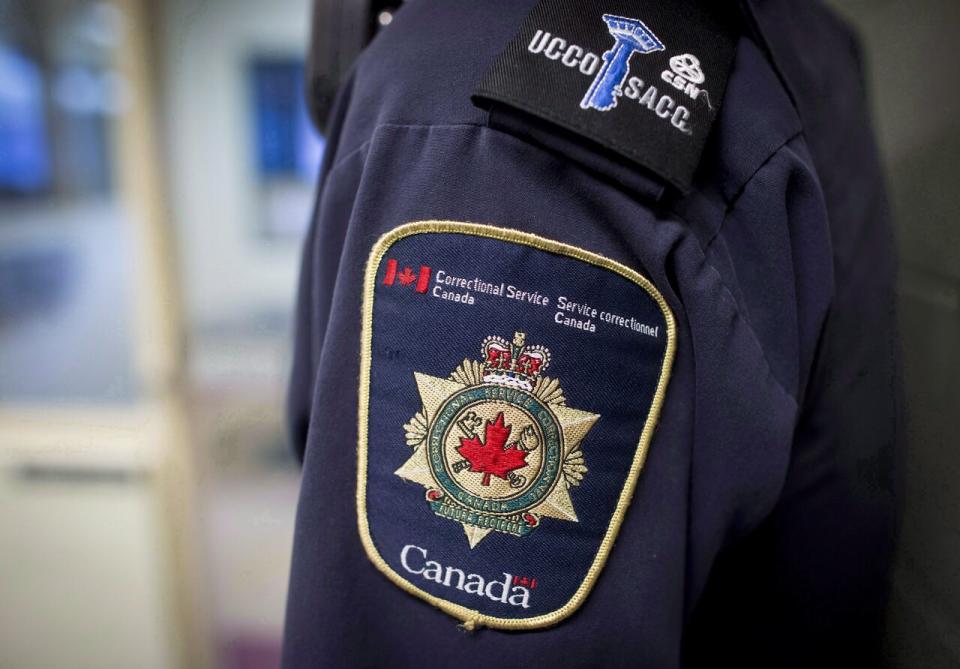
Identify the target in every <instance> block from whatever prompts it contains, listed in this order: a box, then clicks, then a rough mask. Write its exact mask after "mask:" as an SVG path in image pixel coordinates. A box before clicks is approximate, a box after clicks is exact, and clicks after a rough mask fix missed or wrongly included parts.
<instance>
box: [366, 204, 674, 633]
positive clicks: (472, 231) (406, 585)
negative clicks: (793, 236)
mask: <svg viewBox="0 0 960 669" xmlns="http://www.w3.org/2000/svg"><path fill="white" fill-rule="evenodd" d="M436 233H452V234H464V235H473V236H475V237H486V238H489V239H498V240H500V241H505V242H513V243H516V244H522V245H524V246H530V247H533V248H536V249H539V250H541V251H546V252H548V253H554V254H557V255H565V256H568V257H571V258H574V259H576V260H580V261H581V262H585V263H589V264H591V265H594V266H597V267H601V268H603V269H606V270H609V271H612V272H614V273H616V274H619V275H620V276H622V277H624V278H625V279H628V280H629V281H632V282H633V283H636V284H637V285H639V286H640V287H641V288H643V289H644V290H645V291H646V292H647V293H648V294H649V295H650V296H651V297H652V298H653V299H654V300H655V301H656V303H657V304H658V305H659V307H660V310H661V312H662V313H663V316H664V319H665V322H666V325H667V348H666V351H665V353H664V357H663V363H662V366H661V368H660V378H659V380H658V382H657V390H656V392H655V393H654V396H653V402H652V403H651V405H650V411H649V412H648V414H647V420H646V422H645V423H644V426H643V431H642V432H641V434H640V442H639V443H638V444H637V451H636V453H635V454H634V457H633V463H632V464H631V465H630V472H629V474H628V476H627V481H626V483H625V484H624V486H623V489H622V490H621V492H620V499H619V500H618V501H617V506H616V509H614V512H613V516H612V518H611V519H610V524H609V525H608V526H607V531H606V533H605V534H604V537H603V540H602V541H601V542H600V547H599V549H598V550H597V554H596V555H595V556H594V558H593V563H592V564H591V565H590V568H589V569H588V570H587V574H586V576H585V577H584V579H583V581H582V582H581V583H580V586H579V587H578V588H577V590H576V592H575V593H574V594H573V596H572V597H571V598H570V599H569V600H568V601H567V603H566V604H564V605H563V606H561V607H560V608H558V609H556V610H554V611H551V612H550V613H544V614H542V615H539V616H534V617H531V618H498V617H496V616H490V615H487V614H484V613H480V612H479V611H475V610H473V609H470V608H467V607H465V606H461V605H460V604H455V603H453V602H451V601H448V600H446V599H442V598H440V597H437V596H436V595H432V594H430V593H428V592H426V591H425V590H421V589H420V588H418V587H417V586H415V585H414V584H413V583H411V582H410V581H408V580H407V579H405V578H404V577H403V576H401V575H400V574H398V573H397V572H395V571H394V570H393V569H392V568H391V567H390V565H389V564H388V563H387V562H386V560H384V559H383V557H382V556H381V555H380V553H379V552H378V551H377V548H376V546H375V545H374V543H373V537H372V536H371V534H370V525H369V523H368V520H367V426H368V423H369V409H370V406H369V405H370V371H371V346H372V343H373V294H374V290H375V289H376V285H377V271H378V269H379V267H380V261H381V260H383V256H384V255H386V253H387V251H388V250H389V249H390V248H391V247H392V246H393V245H394V244H395V243H396V242H398V241H399V240H401V239H404V238H406V237H410V236H412V235H418V234H436ZM364 274H365V276H364V287H363V314H362V329H361V336H360V390H359V402H360V404H359V408H358V411H357V423H358V424H357V526H358V529H359V531H360V540H361V542H362V543H363V548H364V550H365V551H366V553H367V557H368V558H369V559H370V561H371V562H372V563H373V564H374V565H375V566H376V567H377V569H379V570H380V571H381V572H382V573H383V574H384V575H385V576H386V577H387V578H388V579H390V580H391V581H392V582H393V583H394V584H395V585H397V586H398V587H400V588H401V589H402V590H405V591H406V592H408V593H410V594H411V595H414V596H416V597H419V598H420V599H423V600H424V601H427V602H429V603H430V604H432V605H433V606H435V607H437V608H439V609H440V610H442V611H444V612H445V613H447V614H448V615H451V616H453V617H454V618H457V619H459V620H461V621H463V624H464V627H466V628H467V629H475V628H477V627H481V626H484V627H492V628H496V629H505V630H529V629H538V628H543V627H549V626H551V625H555V624H557V623H559V622H560V621H561V620H563V619H565V618H567V617H568V616H570V615H571V614H573V612H574V611H576V610H577V609H578V608H579V607H580V606H581V605H582V604H583V602H584V601H585V600H586V598H587V596H588V595H589V594H590V591H591V590H592V589H593V586H594V585H595V583H596V581H597V578H598V577H599V576H600V572H601V571H602V570H603V567H604V565H605V564H606V561H607V557H608V556H609V553H610V550H611V548H612V547H613V542H614V540H615V539H616V536H617V534H618V533H619V531H620V526H621V525H622V524H623V518H624V516H625V514H626V511H627V507H628V506H629V505H630V501H631V499H632V498H633V493H634V491H635V490H636V487H637V479H638V478H639V476H640V470H641V469H643V464H644V461H645V460H646V456H647V449H648V448H649V446H650V440H651V438H652V436H653V431H654V427H655V426H656V423H657V420H658V418H659V416H660V409H661V406H662V404H663V398H664V395H665V394H666V391H667V384H668V383H669V381H670V372H671V368H672V367H673V358H674V353H675V352H676V322H675V321H674V318H673V313H672V312H671V311H670V307H669V305H667V302H666V300H665V299H664V298H663V295H661V294H660V291H658V290H657V288H656V286H654V285H653V284H652V283H651V282H650V280H649V279H647V278H646V277H645V276H643V275H642V274H640V273H639V272H636V271H634V270H632V269H630V268H629V267H627V266H626V265H622V264H621V263H618V262H617V261H615V260H611V259H610V258H607V257H605V256H602V255H599V254H597V253H593V252H592V251H587V250H585V249H582V248H580V247H578V246H573V245H570V244H565V243H563V242H558V241H554V240H552V239H547V238H546V237H541V236H539V235H535V234H532V233H528V232H522V231H520V230H514V229H511V228H501V227H496V226H492V225H485V224H481V223H466V222H458V221H439V220H435V221H415V222H411V223H405V224H403V225H400V226H398V227H396V228H393V229H392V230H390V231H389V232H387V233H385V234H383V235H382V236H381V237H380V238H379V239H378V240H377V242H376V243H375V244H374V245H373V249H372V250H371V252H370V257H369V258H368V259H367V266H366V270H365V272H364Z"/></svg>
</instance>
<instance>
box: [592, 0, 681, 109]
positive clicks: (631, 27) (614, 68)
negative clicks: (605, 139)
mask: <svg viewBox="0 0 960 669" xmlns="http://www.w3.org/2000/svg"><path fill="white" fill-rule="evenodd" d="M603 20H604V21H605V22H606V24H607V30H609V31H610V34H611V35H613V38H614V40H615V41H614V44H613V48H611V49H610V50H609V51H607V52H606V53H604V54H603V65H602V66H601V67H600V71H599V72H597V76H596V78H595V79H594V80H593V83H592V84H590V88H589V89H587V94H586V95H584V96H583V100H581V101H580V107H581V108H583V109H597V110H599V111H607V110H609V109H613V108H614V107H616V106H617V95H619V92H620V87H621V86H622V85H623V82H624V81H626V79H627V75H628V74H629V73H630V56H632V55H633V54H634V52H639V53H650V52H652V51H663V43H662V42H661V41H660V40H659V39H657V36H656V35H654V34H653V32H651V31H650V29H649V28H647V26H645V25H644V24H643V22H642V21H638V20H637V19H627V18H624V17H622V16H613V15H612V14H604V15H603Z"/></svg>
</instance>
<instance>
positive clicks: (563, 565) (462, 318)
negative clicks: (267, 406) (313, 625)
mask: <svg viewBox="0 0 960 669" xmlns="http://www.w3.org/2000/svg"><path fill="white" fill-rule="evenodd" d="M674 338H675V326H674V321H673V317H672V315H671V313H670V310H669V308H668V307H667V305H666V302H665V301H664V299H663V297H662V296H661V295H660V293H659V292H657V290H656V288H655V287H654V286H653V285H652V284H651V283H650V282H649V281H648V280H647V279H645V278H644V277H643V276H641V275H640V274H638V273H637V272H635V271H634V270H631V269H630V268H628V267H626V266H624V265H622V264H619V263H617V262H615V261H613V260H610V259H608V258H605V257H602V256H599V255H596V254H593V253H590V252H588V251H585V250H583V249H580V248H576V247H573V246H569V245H566V244H562V243H559V242H555V241H551V240H548V239H544V238H541V237H537V236H534V235H530V234H527V233H522V232H518V231H514V230H508V229H504V228H497V227H492V226H485V225H477V224H471V223H457V222H451V221H425V222H418V223H410V224H407V225H403V226H400V227H399V228H396V229H394V230H393V231H391V232H389V233H387V234H386V235H385V236H384V237H382V238H381V239H380V240H379V241H378V242H377V243H376V245H375V246H374V248H373V251H372V253H371V255H370V259H369V262H368V265H367V273H366V279H365V287H364V305H363V333H362V341H361V372H360V373H361V378H360V406H359V425H358V435H359V443H358V482H357V511H358V523H359V528H360V535H361V539H362V540H363V545H364V548H365V549H366V551H367V554H368V556H369V557H370V559H371V561H372V562H373V563H374V564H375V565H376V566H377V567H378V568H379V569H380V570H381V571H382V572H383V573H384V574H385V575H386V576H387V577H388V578H390V580H392V581H393V582H394V583H396V584H397V585H399V586H400V587H401V588H403V589H404V590H406V591H408V592H410V593H411V594H414V595H416V596H418V597H421V598H422V599H424V600H426V601H428V602H430V603H432V604H434V605H435V606H438V607H439V608H441V609H443V610H444V611H446V612H447V613H449V614H451V615H453V616H455V617H457V618H459V619H460V620H463V621H464V622H465V623H466V624H467V625H468V626H469V627H473V626H477V625H487V626H491V627H499V628H507V629H529V628H536V627H544V626H547V625H551V624H554V623H556V622H558V621H559V620H561V619H563V618H564V617H566V616H568V615H570V614H571V613H572V612H573V611H574V610H575V609H576V608H577V607H578V606H579V605H580V604H581V603H582V602H583V600H584V599H585V598H586V596H587V595H588V594H589V591H590V589H591V588H592V586H593V584H594V582H595V581H596V579H597V577H598V576H599V573H600V570H601V569H602V568H603V565H604V562H605V561H606V558H607V556H608V554H609V552H610V550H611V548H612V545H613V540H614V538H615V536H616V534H617V531H618V530H619V527H620V524H621V522H622V520H623V517H624V514H625V512H626V510H627V507H628V506H629V503H630V499H631V497H632V494H633V490H634V488H635V486H636V483H637V478H638V476H639V473H640V469H641V467H642V466H643V461H644V458H645V455H646V451H647V447H648V445H649V443H650V440H651V437H652V433H653V428H654V425H655V423H656V419H657V415H658V413H659V409H660V405H661V403H662V401H663V397H664V393H665V392H666V385H667V381H668V379H669V370H670V365H671V362H672V358H673V352H674V346H675V342H674Z"/></svg>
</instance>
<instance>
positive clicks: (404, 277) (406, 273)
mask: <svg viewBox="0 0 960 669" xmlns="http://www.w3.org/2000/svg"><path fill="white" fill-rule="evenodd" d="M397 278H398V279H400V283H401V284H402V285H404V286H409V285H410V284H411V283H413V282H414V281H415V280H416V278H417V275H416V274H414V273H413V271H412V270H411V269H410V268H409V267H404V268H403V271H402V272H400V273H399V274H397Z"/></svg>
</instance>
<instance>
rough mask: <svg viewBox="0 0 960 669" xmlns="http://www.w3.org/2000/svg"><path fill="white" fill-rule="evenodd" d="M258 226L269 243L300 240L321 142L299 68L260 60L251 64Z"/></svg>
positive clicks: (294, 62)
mask: <svg viewBox="0 0 960 669" xmlns="http://www.w3.org/2000/svg"><path fill="white" fill-rule="evenodd" d="M249 78H250V82H251V86H250V88H251V91H252V107H253V113H254V126H253V127H254V144H255V155H256V169H257V180H258V181H259V184H260V188H261V193H262V209H261V216H260V220H261V222H262V231H263V232H264V234H265V235H266V236H269V237H295V238H297V239H299V238H300V237H301V235H302V234H303V232H304V230H305V228H306V224H307V221H308V215H305V212H309V211H310V204H311V200H312V198H313V189H314V180H315V178H316V174H317V170H318V169H319V165H320V160H321V159H322V156H323V148H324V139H323V137H321V136H320V135H319V134H318V133H317V132H316V130H315V129H314V127H313V125H312V124H311V122H310V118H309V116H308V114H307V106H306V100H305V97H304V62H303V60H302V59H296V58H280V57H276V56H261V57H255V58H253V59H252V60H251V62H250V65H249Z"/></svg>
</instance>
